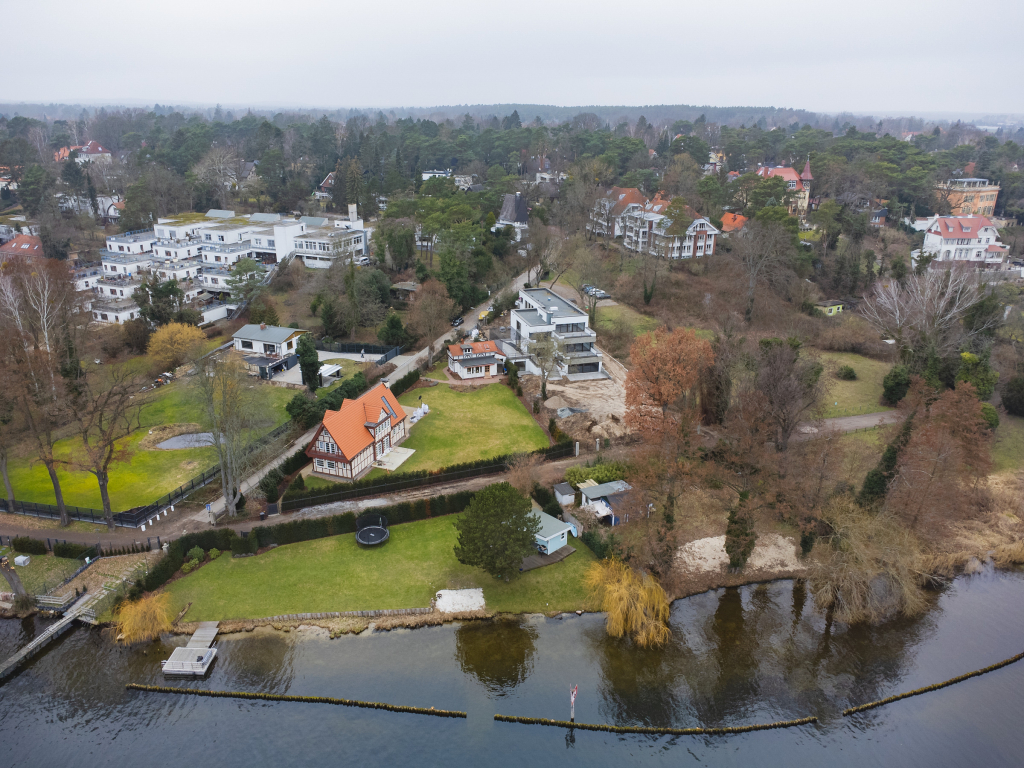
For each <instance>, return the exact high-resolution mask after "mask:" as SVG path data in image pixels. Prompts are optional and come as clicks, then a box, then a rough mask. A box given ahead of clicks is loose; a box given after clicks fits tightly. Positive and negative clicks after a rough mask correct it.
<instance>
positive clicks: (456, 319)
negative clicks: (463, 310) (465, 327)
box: [452, 317, 465, 328]
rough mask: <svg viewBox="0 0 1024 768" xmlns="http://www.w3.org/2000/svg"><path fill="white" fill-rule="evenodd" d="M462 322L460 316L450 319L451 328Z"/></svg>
mask: <svg viewBox="0 0 1024 768" xmlns="http://www.w3.org/2000/svg"><path fill="white" fill-rule="evenodd" d="M463 322H465V321H464V320H463V319H462V318H461V317H456V318H455V319H454V320H452V328H458V327H459V326H460V325H462V323H463Z"/></svg>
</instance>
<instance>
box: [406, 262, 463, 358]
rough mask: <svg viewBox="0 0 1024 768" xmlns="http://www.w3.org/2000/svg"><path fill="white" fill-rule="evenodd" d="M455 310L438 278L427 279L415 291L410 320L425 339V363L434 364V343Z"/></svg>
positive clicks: (453, 303)
mask: <svg viewBox="0 0 1024 768" xmlns="http://www.w3.org/2000/svg"><path fill="white" fill-rule="evenodd" d="M454 312H455V302H454V301H452V300H451V299H450V298H448V289H447V288H445V287H444V284H443V283H441V282H440V281H438V280H428V281H427V282H425V283H424V284H423V285H421V286H420V289H419V290H418V291H416V300H415V302H414V303H413V305H412V313H411V316H410V320H411V321H412V326H413V328H415V329H416V332H417V333H419V335H420V336H422V337H423V338H425V339H426V340H427V363H428V365H431V366H432V365H433V364H434V344H435V342H436V340H437V337H438V336H440V335H441V334H442V333H444V330H445V328H447V327H448V323H449V322H450V321H451V317H452V315H453V314H454Z"/></svg>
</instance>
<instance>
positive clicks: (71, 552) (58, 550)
mask: <svg viewBox="0 0 1024 768" xmlns="http://www.w3.org/2000/svg"><path fill="white" fill-rule="evenodd" d="M40 543H41V542H40ZM92 549H94V547H91V546H89V545H88V544H76V543H74V542H70V543H69V542H63V543H60V544H54V545H53V554H54V556H56V557H67V558H69V559H71V560H77V559H78V558H80V557H81V556H82V555H84V554H85V553H86V552H89V551H90V550H92Z"/></svg>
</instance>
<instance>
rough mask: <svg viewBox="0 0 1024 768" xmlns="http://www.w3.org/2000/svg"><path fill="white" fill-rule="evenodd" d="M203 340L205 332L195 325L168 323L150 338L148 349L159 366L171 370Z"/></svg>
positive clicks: (186, 357) (204, 339)
mask: <svg viewBox="0 0 1024 768" xmlns="http://www.w3.org/2000/svg"><path fill="white" fill-rule="evenodd" d="M204 341H206V334H205V333H203V332H202V331H201V330H199V329H198V328H197V327H196V326H194V325H186V324H185V323H168V324H167V325H164V326H162V327H160V328H159V329H158V330H157V331H156V333H154V334H153V336H152V337H151V338H150V340H149V347H148V351H149V354H150V356H151V357H152V358H153V361H154V362H155V363H156V364H157V366H158V367H159V368H161V369H163V370H165V371H173V370H174V369H175V368H177V367H178V366H179V365H181V364H182V363H183V362H185V360H187V359H188V357H189V355H190V354H191V353H192V351H193V350H195V349H196V348H197V347H198V346H199V345H200V344H202V343H203V342H204Z"/></svg>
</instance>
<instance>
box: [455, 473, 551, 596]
mask: <svg viewBox="0 0 1024 768" xmlns="http://www.w3.org/2000/svg"><path fill="white" fill-rule="evenodd" d="M455 530H456V532H457V533H458V536H459V543H458V544H457V545H456V546H455V557H456V558H457V559H458V561H459V562H460V563H462V564H463V565H472V566H476V567H478V568H483V569H484V570H485V571H486V572H487V573H489V574H490V575H491V576H493V577H495V578H496V579H504V580H505V581H506V582H507V581H510V580H511V579H512V578H514V577H516V576H518V575H519V566H520V565H521V564H522V562H523V559H524V558H525V557H528V556H529V555H531V554H533V553H534V552H535V551H536V546H535V542H536V538H535V537H536V535H537V533H538V531H540V520H539V519H538V518H537V517H536V516H535V515H534V514H533V511H532V505H531V504H530V500H529V499H527V498H526V497H525V496H523V495H522V494H521V493H519V491H517V490H516V489H515V488H513V487H512V486H511V485H509V484H508V483H495V484H494V485H489V486H487V487H486V488H484V489H483V490H481V491H477V492H476V495H475V496H474V497H473V500H472V501H471V502H470V503H469V507H467V508H466V511H465V512H464V513H463V514H462V515H461V516H460V517H459V519H458V520H456V521H455Z"/></svg>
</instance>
